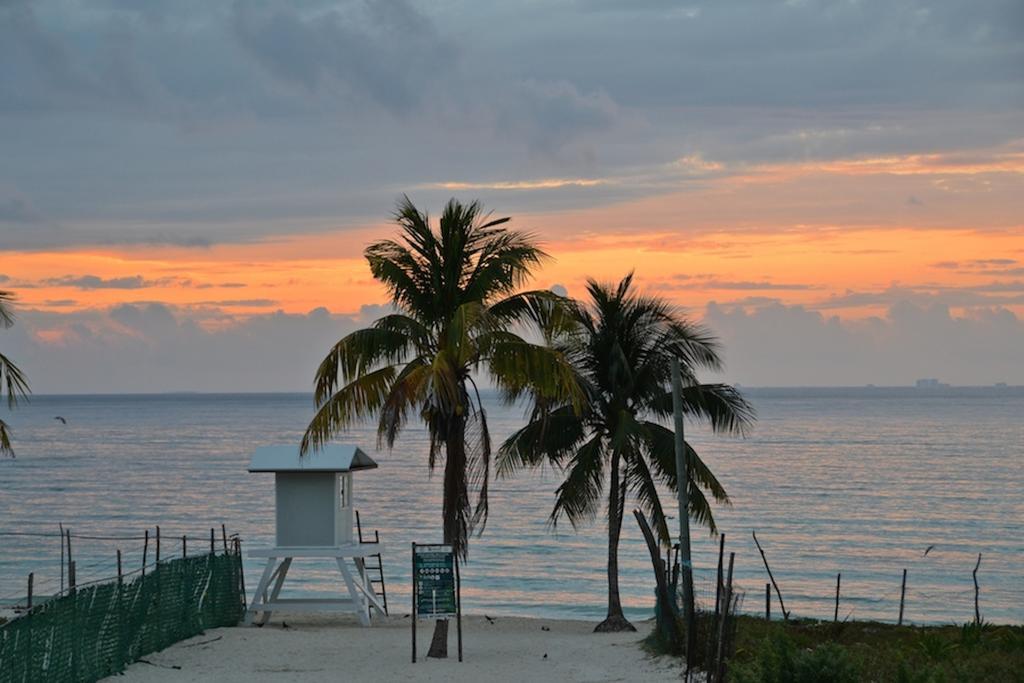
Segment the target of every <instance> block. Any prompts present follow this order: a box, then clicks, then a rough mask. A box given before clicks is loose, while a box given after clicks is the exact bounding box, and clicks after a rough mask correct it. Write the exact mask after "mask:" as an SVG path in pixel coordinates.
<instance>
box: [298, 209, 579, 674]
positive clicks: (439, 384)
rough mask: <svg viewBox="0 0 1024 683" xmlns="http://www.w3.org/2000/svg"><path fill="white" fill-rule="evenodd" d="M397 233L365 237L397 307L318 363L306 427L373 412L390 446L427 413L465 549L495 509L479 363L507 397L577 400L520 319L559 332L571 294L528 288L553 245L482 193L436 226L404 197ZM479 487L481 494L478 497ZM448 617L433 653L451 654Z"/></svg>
mask: <svg viewBox="0 0 1024 683" xmlns="http://www.w3.org/2000/svg"><path fill="white" fill-rule="evenodd" d="M395 221H396V222H397V223H398V226H399V228H400V231H401V233H400V237H399V239H398V240H383V241H380V242H376V243H374V244H371V245H370V246H369V247H367V249H366V251H365V256H366V260H367V261H368V262H369V264H370V271H371V272H372V273H373V276H374V277H375V278H376V279H378V280H379V281H380V282H381V283H383V284H384V285H385V287H387V290H388V292H389V294H390V295H391V303H392V305H393V306H394V308H395V312H394V313H392V314H390V315H385V316H384V317H382V318H380V319H379V320H377V321H376V322H374V323H373V325H372V326H371V327H369V328H366V329H363V330H358V331H356V332H353V333H351V334H349V335H348V336H346V337H345V338H344V339H342V340H341V341H339V342H338V343H337V344H335V345H334V347H333V348H332V349H331V350H330V353H328V354H327V357H326V358H324V360H323V362H322V363H321V364H320V367H319V369H318V370H317V373H316V391H315V400H316V408H317V410H316V414H315V415H314V417H313V419H312V421H311V422H310V423H309V427H308V428H307V429H306V433H305V435H304V436H303V438H302V452H303V453H308V452H310V451H315V450H316V449H317V448H319V447H320V446H321V445H322V444H324V443H326V442H327V441H329V440H330V439H331V438H333V437H334V436H335V435H336V434H339V433H341V432H343V431H344V430H345V429H346V428H348V427H350V426H352V425H353V424H356V423H358V422H360V421H362V420H364V419H366V418H370V417H374V416H376V417H377V418H378V438H379V440H380V441H381V442H382V443H386V444H387V446H388V447H389V448H390V447H392V446H393V445H394V442H395V438H396V437H397V436H398V434H399V432H400V431H401V430H402V428H403V427H404V426H405V425H406V423H407V421H408V419H409V417H410V415H412V416H416V417H419V418H420V419H422V420H423V422H424V423H425V424H426V427H427V431H428V433H429V435H430V450H429V461H428V462H429V466H430V468H431V469H433V468H434V467H435V465H437V464H438V463H439V462H441V461H443V462H444V500H443V504H442V505H443V514H442V519H443V525H444V542H445V543H450V544H452V546H453V547H454V549H455V551H456V552H458V553H459V554H460V555H462V556H465V554H466V549H467V543H468V540H469V536H470V534H471V533H472V532H473V531H474V530H477V531H480V530H482V529H483V525H484V524H485V523H486V520H487V488H488V483H489V480H490V461H491V437H490V432H489V430H488V426H487V414H486V412H485V411H484V408H483V405H482V404H481V400H480V394H479V392H478V391H477V387H476V384H475V382H474V380H473V374H474V373H477V372H486V373H488V374H489V375H490V377H491V380H492V382H493V383H494V384H495V385H496V386H497V387H498V388H499V389H500V390H501V391H502V393H503V396H504V398H505V399H506V400H508V401H510V402H511V401H514V400H515V399H517V398H518V397H519V396H521V395H523V394H524V393H525V392H527V391H528V392H529V393H530V394H531V395H535V396H540V397H543V398H544V399H545V400H551V401H558V402H565V403H567V404H573V405H575V404H578V403H579V402H580V396H579V394H580V392H579V388H578V386H577V385H576V383H575V375H574V374H573V372H572V369H571V368H570V367H569V365H568V363H567V362H566V360H565V358H564V357H563V356H562V354H561V353H559V352H558V351H557V350H554V349H551V348H549V347H547V346H546V345H543V344H534V343H530V342H528V341H526V340H525V339H524V338H522V337H520V336H519V335H518V334H516V333H515V332H514V331H513V330H515V329H523V326H526V327H528V328H541V329H540V332H541V334H542V335H547V334H553V333H555V331H556V329H555V328H556V326H557V325H558V322H559V320H561V319H562V318H563V316H562V315H560V314H559V311H560V310H561V308H562V306H563V301H564V300H563V299H562V298H561V297H559V296H557V295H555V294H553V293H552V292H548V291H520V289H521V288H522V287H523V285H525V283H526V281H527V280H528V279H529V277H530V274H531V271H532V269H533V268H534V267H536V266H537V265H538V264H539V263H540V262H541V261H542V260H543V259H544V258H545V256H546V255H545V254H544V252H542V251H541V250H540V249H539V248H538V247H537V245H536V244H535V243H534V241H533V238H532V237H531V236H530V235H528V234H524V233H520V232H515V231H512V230H509V229H508V228H506V227H504V224H505V223H507V222H508V221H509V219H508V218H498V219H493V220H492V219H491V218H490V216H489V215H488V214H485V213H483V209H482V207H481V206H480V204H479V203H478V202H473V203H471V204H468V205H463V204H460V203H459V202H457V201H455V200H454V199H452V200H451V201H449V202H448V204H447V205H446V206H445V208H444V211H443V212H442V214H441V218H440V221H439V224H438V229H437V231H436V232H435V231H434V230H433V229H432V228H431V226H430V219H429V217H428V216H427V214H425V213H422V212H420V211H419V210H418V209H417V208H416V207H415V206H413V204H412V202H410V201H409V199H408V197H406V198H403V200H402V201H401V202H399V205H398V209H397V211H396V213H395ZM471 487H472V488H473V489H475V493H476V496H475V497H476V502H475V503H474V502H473V501H472V498H473V496H472V493H473V492H472V491H471V490H470V489H471ZM447 632H448V631H447V622H446V621H439V622H438V623H437V626H436V628H435V631H434V639H433V641H432V643H431V647H430V651H429V652H428V656H433V657H444V656H446V654H447Z"/></svg>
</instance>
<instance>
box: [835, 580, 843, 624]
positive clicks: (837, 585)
mask: <svg viewBox="0 0 1024 683" xmlns="http://www.w3.org/2000/svg"><path fill="white" fill-rule="evenodd" d="M842 579H843V574H842V572H840V573H838V574H836V611H835V612H833V613H832V621H833V623H834V622H837V621H839V582H840V581H842Z"/></svg>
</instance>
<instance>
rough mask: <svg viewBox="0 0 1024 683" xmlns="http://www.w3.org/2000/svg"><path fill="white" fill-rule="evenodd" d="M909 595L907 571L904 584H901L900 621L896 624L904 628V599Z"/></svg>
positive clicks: (904, 571) (904, 573) (904, 574)
mask: <svg viewBox="0 0 1024 683" xmlns="http://www.w3.org/2000/svg"><path fill="white" fill-rule="evenodd" d="M906 594H907V570H906V569H904V570H903V583H901V584H900V619H899V621H897V622H896V625H897V626H903V598H904V597H905V596H906Z"/></svg>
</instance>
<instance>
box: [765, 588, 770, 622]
mask: <svg viewBox="0 0 1024 683" xmlns="http://www.w3.org/2000/svg"><path fill="white" fill-rule="evenodd" d="M764 620H765V621H771V620H772V585H771V584H770V583H766V584H765V585H764Z"/></svg>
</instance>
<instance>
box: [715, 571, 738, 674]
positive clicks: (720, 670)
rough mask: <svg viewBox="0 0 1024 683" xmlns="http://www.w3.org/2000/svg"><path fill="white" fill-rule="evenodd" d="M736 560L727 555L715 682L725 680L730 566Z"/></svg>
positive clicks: (730, 586)
mask: <svg viewBox="0 0 1024 683" xmlns="http://www.w3.org/2000/svg"><path fill="white" fill-rule="evenodd" d="M735 559H736V553H729V575H728V579H726V582H725V594H724V598H725V604H724V605H723V608H722V620H721V621H720V622H718V653H717V656H716V657H715V667H716V675H715V680H716V681H721V680H724V678H725V662H723V661H722V659H723V657H725V632H726V630H725V625H726V622H727V621H729V608H730V607H731V605H732V565H733V561H734V560H735Z"/></svg>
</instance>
